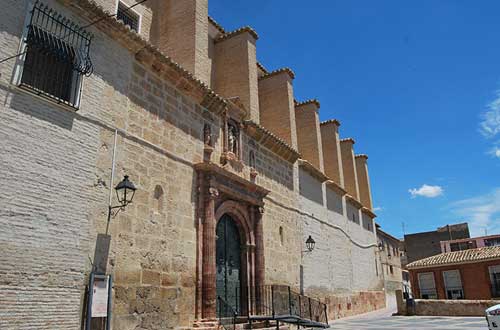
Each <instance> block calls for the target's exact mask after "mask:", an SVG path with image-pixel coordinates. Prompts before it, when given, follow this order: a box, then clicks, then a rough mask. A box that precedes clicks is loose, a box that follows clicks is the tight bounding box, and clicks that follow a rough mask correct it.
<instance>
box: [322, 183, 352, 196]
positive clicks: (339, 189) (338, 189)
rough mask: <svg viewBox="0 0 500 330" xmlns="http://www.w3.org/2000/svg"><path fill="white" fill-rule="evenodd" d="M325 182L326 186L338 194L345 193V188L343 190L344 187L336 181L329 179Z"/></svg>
mask: <svg viewBox="0 0 500 330" xmlns="http://www.w3.org/2000/svg"><path fill="white" fill-rule="evenodd" d="M325 183H326V186H327V187H328V188H331V189H332V190H334V191H335V192H337V193H338V194H340V195H342V196H343V195H345V194H347V190H345V189H344V188H342V187H341V186H340V185H339V184H338V183H337V182H335V181H333V180H331V179H329V180H327V181H326V182H325Z"/></svg>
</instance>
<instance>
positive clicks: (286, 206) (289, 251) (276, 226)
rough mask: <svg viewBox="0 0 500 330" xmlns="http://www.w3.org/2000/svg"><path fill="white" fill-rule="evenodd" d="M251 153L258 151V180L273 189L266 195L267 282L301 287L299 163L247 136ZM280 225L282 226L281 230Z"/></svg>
mask: <svg viewBox="0 0 500 330" xmlns="http://www.w3.org/2000/svg"><path fill="white" fill-rule="evenodd" d="M245 141H248V142H245V145H246V148H247V151H248V152H246V153H245V157H246V158H245V162H246V163H247V164H248V154H249V152H250V151H251V150H252V151H253V152H254V154H255V165H256V170H257V172H258V173H259V175H258V176H257V178H256V179H257V184H259V185H261V186H263V187H265V188H267V189H269V190H271V192H270V193H269V195H268V196H267V197H266V199H265V211H264V214H263V224H264V253H265V265H266V272H265V279H266V284H285V285H292V286H294V287H295V288H298V287H299V274H300V268H299V265H300V251H301V249H302V245H303V242H302V224H301V221H300V219H299V217H298V213H297V211H296V207H297V200H298V195H297V189H296V188H295V187H297V183H296V181H297V180H298V178H297V174H296V171H297V169H296V168H297V166H296V165H294V164H291V163H289V162H287V161H285V160H283V159H281V158H280V157H278V156H276V155H275V154H273V153H272V152H270V151H269V150H268V149H267V148H265V147H262V146H259V145H258V144H256V143H253V142H252V141H251V140H249V139H248V138H246V139H245ZM280 228H281V230H280Z"/></svg>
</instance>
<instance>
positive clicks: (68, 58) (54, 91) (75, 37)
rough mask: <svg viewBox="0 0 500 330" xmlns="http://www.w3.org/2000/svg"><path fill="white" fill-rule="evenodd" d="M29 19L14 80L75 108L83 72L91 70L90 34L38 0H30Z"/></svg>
mask: <svg viewBox="0 0 500 330" xmlns="http://www.w3.org/2000/svg"><path fill="white" fill-rule="evenodd" d="M28 19H29V21H28V25H27V29H26V31H25V32H24V35H23V44H22V54H23V58H22V59H21V61H20V62H21V64H20V67H19V68H18V74H16V77H15V79H16V80H17V81H16V83H17V84H18V85H19V86H20V87H21V88H24V89H27V90H29V91H31V92H34V93H36V94H38V95H40V96H44V97H48V98H51V99H54V100H56V101H57V102H58V103H64V104H67V105H69V106H72V107H75V108H78V106H79V100H80V87H81V81H82V76H83V75H90V74H91V73H92V63H91V61H90V57H89V49H90V42H91V40H92V35H91V34H89V33H87V32H86V31H85V30H83V29H82V28H80V27H79V26H77V25H76V24H74V23H73V22H71V21H70V20H69V19H67V18H65V17H63V16H62V15H60V14H59V13H58V12H56V11H55V10H53V9H51V8H49V7H48V6H47V5H44V4H43V3H41V2H40V1H36V2H35V3H34V4H33V7H32V8H31V9H30V12H29V16H28Z"/></svg>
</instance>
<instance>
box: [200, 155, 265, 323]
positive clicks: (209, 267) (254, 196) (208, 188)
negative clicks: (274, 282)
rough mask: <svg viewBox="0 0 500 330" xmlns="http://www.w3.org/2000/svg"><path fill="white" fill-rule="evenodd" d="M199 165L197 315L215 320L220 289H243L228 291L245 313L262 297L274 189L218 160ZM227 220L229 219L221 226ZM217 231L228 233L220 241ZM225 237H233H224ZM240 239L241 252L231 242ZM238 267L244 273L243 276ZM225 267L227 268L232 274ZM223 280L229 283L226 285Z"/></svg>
mask: <svg viewBox="0 0 500 330" xmlns="http://www.w3.org/2000/svg"><path fill="white" fill-rule="evenodd" d="M195 169H196V172H197V179H198V208H197V214H198V216H197V218H198V226H197V242H198V255H197V260H198V263H197V274H196V275H197V287H196V289H197V290H196V291H197V292H196V293H197V299H196V316H197V319H205V320H211V319H214V318H215V317H216V315H217V308H216V306H217V291H219V293H220V292H227V290H231V291H232V290H235V292H239V294H237V293H235V294H233V293H232V292H231V293H230V294H226V295H228V297H230V298H228V299H229V300H230V302H232V303H233V304H236V305H237V307H238V309H239V310H240V311H242V312H245V311H247V310H248V309H249V308H251V307H252V306H251V305H250V304H252V302H255V300H256V299H259V297H256V296H255V295H256V290H255V288H256V287H258V286H262V285H264V284H265V283H264V249H263V233H262V230H263V229H262V213H263V206H264V202H263V198H264V197H265V196H266V195H267V194H268V193H269V190H267V189H265V188H263V187H261V186H259V185H257V184H255V183H253V182H250V181H248V180H246V179H244V178H242V177H240V176H238V175H236V174H234V173H231V172H229V171H227V170H226V169H224V168H222V167H220V166H218V165H216V164H213V163H209V162H204V163H199V164H196V165H195ZM221 219H222V221H223V222H224V224H223V227H222V225H220V226H219V228H218V227H217V225H218V223H219V221H221ZM232 228H234V229H232ZM217 232H219V235H224V238H222V237H220V238H219V243H217V239H218V237H217ZM221 233H224V234H221ZM228 233H229V234H228ZM228 235H231V236H228ZM221 239H226V240H229V241H230V242H226V241H225V242H221ZM235 242H238V243H237V244H240V246H239V249H235V250H236V251H239V252H238V253H239V256H238V257H236V256H234V255H232V254H231V253H228V252H227V249H226V247H225V246H226V245H225V244H236V243H235ZM217 251H219V254H220V255H219V256H218V255H217V254H216V253H217ZM224 251H226V252H224ZM233 254H234V253H233ZM217 257H219V259H221V260H218V259H217ZM217 265H219V268H220V269H218V268H217ZM224 267H226V268H227V269H226V268H224ZM218 271H220V272H219V274H218V273H217V272H218ZM233 271H235V272H236V271H237V272H238V275H237V277H236V275H235V273H233ZM221 272H226V275H224V274H221ZM228 274H229V275H228ZM224 276H226V277H224ZM228 278H229V279H231V281H232V282H231V283H230V284H227V283H226V284H221V283H223V282H224V280H225V279H226V282H227V279H228ZM217 281H218V282H217ZM217 283H219V284H217ZM235 283H237V284H235ZM217 285H219V288H217ZM220 285H226V286H227V287H224V288H221V287H220ZM234 286H236V289H235V288H234ZM237 286H239V288H237ZM228 288H229V289H228ZM257 293H258V292H257ZM235 296H237V297H236V298H235Z"/></svg>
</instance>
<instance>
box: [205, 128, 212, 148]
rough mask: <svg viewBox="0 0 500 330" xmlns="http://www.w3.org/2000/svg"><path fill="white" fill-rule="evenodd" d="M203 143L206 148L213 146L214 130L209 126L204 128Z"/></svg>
mask: <svg viewBox="0 0 500 330" xmlns="http://www.w3.org/2000/svg"><path fill="white" fill-rule="evenodd" d="M203 142H204V143H205V145H206V146H211V145H212V129H211V127H210V125H209V124H205V126H204V127H203Z"/></svg>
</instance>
